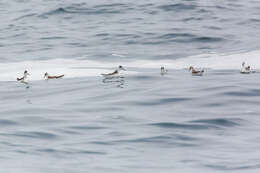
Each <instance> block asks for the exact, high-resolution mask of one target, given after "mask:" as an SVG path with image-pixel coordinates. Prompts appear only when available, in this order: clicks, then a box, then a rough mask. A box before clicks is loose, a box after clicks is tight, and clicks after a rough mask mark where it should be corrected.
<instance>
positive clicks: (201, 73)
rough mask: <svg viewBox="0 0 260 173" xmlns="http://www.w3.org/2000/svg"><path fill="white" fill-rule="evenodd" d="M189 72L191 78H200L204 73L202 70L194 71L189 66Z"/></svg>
mask: <svg viewBox="0 0 260 173" xmlns="http://www.w3.org/2000/svg"><path fill="white" fill-rule="evenodd" d="M189 71H191V74H192V75H193V76H202V75H203V73H204V69H202V70H195V68H194V67H192V66H190V68H189Z"/></svg>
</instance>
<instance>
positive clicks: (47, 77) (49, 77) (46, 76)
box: [44, 72, 64, 80]
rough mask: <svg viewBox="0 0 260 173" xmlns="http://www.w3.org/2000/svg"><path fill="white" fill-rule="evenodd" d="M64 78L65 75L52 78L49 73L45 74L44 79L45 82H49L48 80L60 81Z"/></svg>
mask: <svg viewBox="0 0 260 173" xmlns="http://www.w3.org/2000/svg"><path fill="white" fill-rule="evenodd" d="M62 77H64V74H63V75H59V76H50V75H49V74H48V73H47V72H46V73H45V74H44V79H45V80H48V79H59V78H62Z"/></svg>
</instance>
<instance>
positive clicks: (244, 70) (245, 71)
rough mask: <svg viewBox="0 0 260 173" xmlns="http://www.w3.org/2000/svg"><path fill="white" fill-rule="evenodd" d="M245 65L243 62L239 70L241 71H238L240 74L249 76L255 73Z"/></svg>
mask: <svg viewBox="0 0 260 173" xmlns="http://www.w3.org/2000/svg"><path fill="white" fill-rule="evenodd" d="M245 65H246V63H245V62H243V63H242V68H241V70H240V73H241V74H250V73H254V72H255V71H252V70H251V67H250V66H245Z"/></svg>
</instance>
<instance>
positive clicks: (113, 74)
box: [101, 65, 126, 77]
mask: <svg viewBox="0 0 260 173" xmlns="http://www.w3.org/2000/svg"><path fill="white" fill-rule="evenodd" d="M122 70H123V71H126V69H125V68H124V67H123V66H121V65H120V66H118V68H117V69H116V70H115V71H114V72H112V73H106V74H101V75H102V76H104V77H113V76H116V75H118V74H119V73H120V71H122Z"/></svg>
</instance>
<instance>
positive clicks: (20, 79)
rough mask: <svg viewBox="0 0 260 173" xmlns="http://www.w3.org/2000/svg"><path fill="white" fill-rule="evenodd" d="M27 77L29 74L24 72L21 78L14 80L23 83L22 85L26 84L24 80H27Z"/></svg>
mask: <svg viewBox="0 0 260 173" xmlns="http://www.w3.org/2000/svg"><path fill="white" fill-rule="evenodd" d="M29 75H30V74H29V73H28V71H27V70H25V71H24V73H23V77H21V78H16V80H17V81H20V82H23V83H27V82H26V79H27V77H28V76H29Z"/></svg>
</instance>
